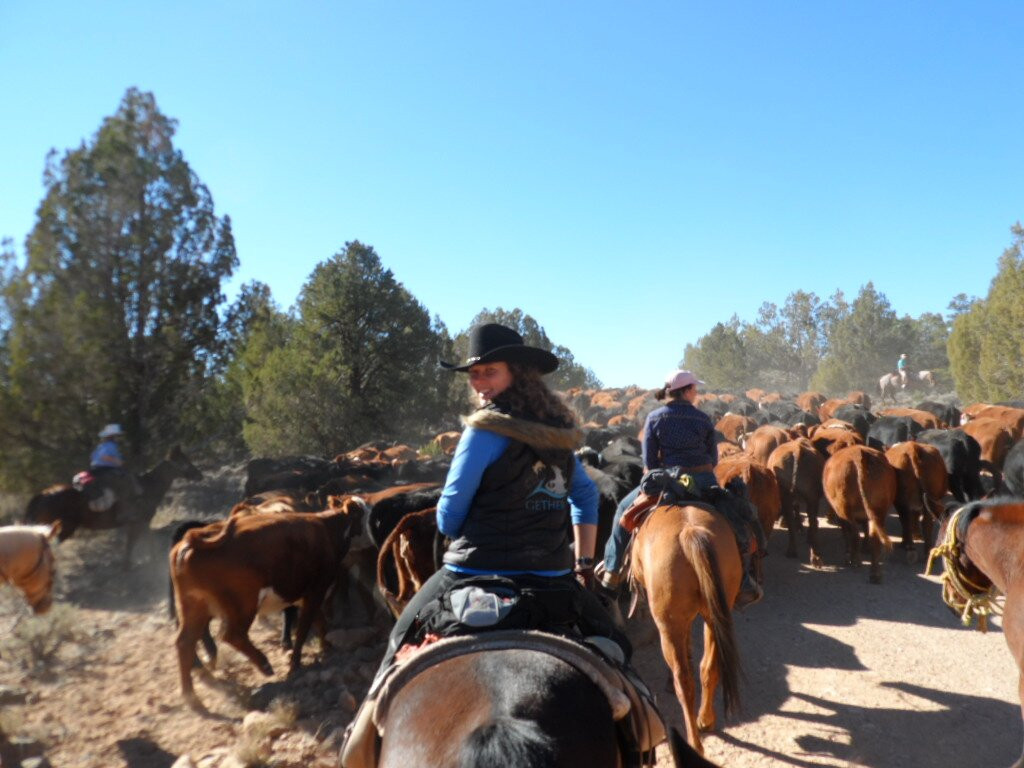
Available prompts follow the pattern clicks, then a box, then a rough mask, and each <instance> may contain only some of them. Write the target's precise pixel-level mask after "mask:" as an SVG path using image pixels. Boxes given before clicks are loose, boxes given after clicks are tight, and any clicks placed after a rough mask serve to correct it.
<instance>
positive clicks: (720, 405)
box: [697, 400, 729, 424]
mask: <svg viewBox="0 0 1024 768" xmlns="http://www.w3.org/2000/svg"><path fill="white" fill-rule="evenodd" d="M697 408H698V409H699V410H701V411H704V413H706V414H707V415H708V416H710V417H711V421H713V422H715V423H716V424H717V423H718V421H719V420H720V419H721V418H722V417H723V416H725V414H726V413H728V412H729V404H728V403H725V402H723V401H721V400H705V401H704V402H702V403H701V404H700V405H698V406H697Z"/></svg>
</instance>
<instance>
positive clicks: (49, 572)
mask: <svg viewBox="0 0 1024 768" xmlns="http://www.w3.org/2000/svg"><path fill="white" fill-rule="evenodd" d="M59 532H60V522H56V523H53V525H5V526H3V527H0V583H7V584H12V585H13V586H15V587H17V588H18V589H20V590H21V592H22V594H24V595H25V600H26V601H27V602H28V604H29V605H30V606H31V607H32V611H33V612H34V613H46V612H47V611H48V610H50V606H51V605H52V604H53V576H54V571H55V570H56V568H55V567H54V557H53V550H52V549H50V541H52V540H53V538H54V537H55V536H56V535H57V534H58V533H59Z"/></svg>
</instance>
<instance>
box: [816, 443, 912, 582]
mask: <svg viewBox="0 0 1024 768" xmlns="http://www.w3.org/2000/svg"><path fill="white" fill-rule="evenodd" d="M821 482H822V485H823V486H824V488H825V498H826V499H828V503H829V504H830V505H831V507H832V509H833V510H835V513H836V516H837V517H838V518H839V524H840V526H841V527H842V529H843V536H844V537H845V539H846V546H847V553H848V555H849V560H850V565H852V566H853V567H855V568H858V567H860V529H861V528H863V527H865V526H866V528H867V531H866V538H867V543H868V547H869V549H870V550H871V572H870V574H869V576H868V579H869V581H870V582H871V583H872V584H881V583H882V565H881V552H882V549H883V548H884V549H886V550H887V549H889V547H890V546H892V542H891V541H890V539H889V536H888V534H887V533H886V532H885V516H886V515H887V514H888V512H889V508H890V507H892V505H893V502H894V501H895V500H896V470H894V469H893V468H892V467H891V466H890V465H889V462H888V461H887V460H886V458H885V455H884V454H883V453H882V452H881V451H878V450H875V449H874V448H868V447H867V446H864V445H852V446H850V447H849V448H842V449H840V450H838V451H836V452H835V453H834V454H833V455H832V457H831V458H829V460H828V461H826V462H825V469H824V470H823V472H822V478H821Z"/></svg>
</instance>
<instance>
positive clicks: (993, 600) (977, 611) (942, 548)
mask: <svg viewBox="0 0 1024 768" xmlns="http://www.w3.org/2000/svg"><path fill="white" fill-rule="evenodd" d="M972 511H976V510H971V509H970V505H964V506H962V507H960V509H958V510H957V511H956V512H954V513H953V516H952V517H951V518H950V519H949V523H948V524H947V525H946V536H945V538H944V539H943V542H942V544H940V545H938V546H936V547H935V548H933V549H932V551H931V552H930V553H929V555H928V565H927V566H926V567H925V569H924V572H925V575H929V574H930V573H931V570H932V564H933V563H934V561H935V560H936V558H941V559H942V565H943V574H942V600H943V602H944V603H945V604H946V605H948V606H949V607H950V608H952V609H953V611H954V612H956V613H959V614H960V621H961V622H962V623H963V625H964V626H965V627H969V626H970V625H971V620H972V619H973V618H974V617H975V616H977V617H978V629H980V630H981V631H982V632H987V631H988V617H989V616H1001V615H1002V613H1003V604H1002V597H1003V595H1002V593H1001V592H1000V591H999V589H998V588H997V587H996V585H995V584H989V586H988V587H985V586H983V585H981V584H977V583H976V582H974V581H972V580H971V579H969V578H968V577H967V575H966V574H964V572H963V570H962V568H961V566H960V560H961V558H962V557H963V558H965V559H966V555H965V554H964V544H965V542H966V539H967V527H968V526H969V525H970V524H971V520H972V519H973V518H972V517H971V512H972ZM965 512H966V514H965Z"/></svg>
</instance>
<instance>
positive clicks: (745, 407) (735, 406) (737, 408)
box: [726, 397, 758, 417]
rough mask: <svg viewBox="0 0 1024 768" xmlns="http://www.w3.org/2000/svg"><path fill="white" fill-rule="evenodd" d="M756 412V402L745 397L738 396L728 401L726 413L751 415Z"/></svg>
mask: <svg viewBox="0 0 1024 768" xmlns="http://www.w3.org/2000/svg"><path fill="white" fill-rule="evenodd" d="M757 412H758V407H757V403H755V402H754V401H753V400H751V399H750V398H747V397H738V398H736V399H735V400H733V401H732V402H731V403H729V407H728V408H727V409H726V413H738V414H739V415H740V416H751V417H753V415H754V414H755V413H757Z"/></svg>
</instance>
